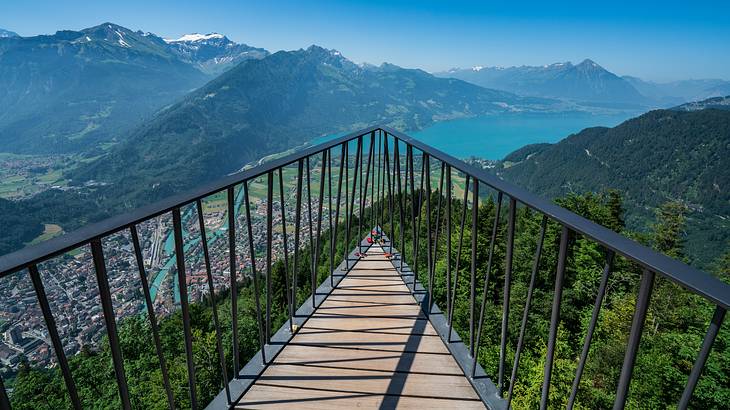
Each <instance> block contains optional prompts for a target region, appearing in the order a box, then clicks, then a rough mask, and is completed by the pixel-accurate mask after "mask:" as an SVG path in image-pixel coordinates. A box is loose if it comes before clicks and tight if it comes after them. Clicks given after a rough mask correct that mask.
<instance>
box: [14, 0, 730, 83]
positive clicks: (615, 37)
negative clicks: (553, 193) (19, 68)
mask: <svg viewBox="0 0 730 410" xmlns="http://www.w3.org/2000/svg"><path fill="white" fill-rule="evenodd" d="M555 3H557V2H554V1H530V0H523V1H498V2H497V1H488V0H484V1H474V2H470V1H456V0H450V1H431V0H421V1H400V0H388V1H385V0H369V1H349V2H345V1H318V0H309V1H273V0H271V1H260V2H248V1H232V0H230V1H229V0H219V1H203V0H198V1H185V0H179V1H155V0H146V1H138V0H125V1H119V2H106V1H97V2H89V1H83V2H82V1H73V0H71V1H66V0H64V1H59V0H36V1H33V0H24V1H20V0H1V1H0V27H1V28H5V29H9V30H13V31H16V32H18V33H19V34H20V35H24V36H28V35H35V34H48V33H53V32H55V31H56V30H58V29H81V28H85V27H89V26H93V25H96V24H99V23H102V22H106V21H111V22H114V23H117V24H120V25H123V26H125V27H128V28H130V29H134V30H137V29H140V30H144V31H151V32H154V33H157V34H159V35H161V36H163V37H178V36H180V35H182V34H184V33H189V32H203V33H207V32H213V31H215V32H220V33H223V34H226V35H228V36H229V37H230V38H231V39H233V40H235V41H238V42H245V43H248V44H251V45H255V46H259V47H264V48H267V49H269V50H272V51H276V50H281V49H284V50H291V49H298V48H302V47H307V46H309V45H310V44H318V45H321V46H324V47H327V48H335V49H338V50H340V51H341V52H342V53H343V54H344V55H345V56H346V57H348V58H350V59H352V60H354V61H356V62H369V63H374V64H379V63H381V62H383V61H387V62H391V63H394V64H398V65H401V66H405V67H418V68H423V69H425V70H428V71H438V70H445V69H448V68H451V67H470V66H474V65H499V66H509V65H523V64H525V65H543V64H549V63H553V62H558V61H573V62H579V61H581V60H583V59H584V58H591V59H593V60H595V61H596V62H598V63H599V64H601V65H603V66H604V67H606V68H607V69H609V70H611V71H613V72H615V73H617V74H619V75H624V74H630V75H636V76H639V77H642V78H645V79H650V80H656V81H669V80H675V79H685V78H723V79H730V2H728V1H704V0H696V1H691V2H688V1H682V2H680V1H674V0H668V1H662V2H658V1H651V2H641V1H638V0H635V1H631V2H625V1H609V2H601V1H596V2H593V1H585V0H584V1H580V2H574V1H568V2H560V4H555ZM598 3H600V4H598Z"/></svg>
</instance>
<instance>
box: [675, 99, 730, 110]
mask: <svg viewBox="0 0 730 410" xmlns="http://www.w3.org/2000/svg"><path fill="white" fill-rule="evenodd" d="M708 108H714V109H717V110H730V96H727V97H713V98H708V99H706V100H703V101H695V102H690V103H686V104H682V105H680V106H677V107H674V108H672V109H673V110H675V111H699V110H706V109H708Z"/></svg>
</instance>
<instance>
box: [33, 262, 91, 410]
mask: <svg viewBox="0 0 730 410" xmlns="http://www.w3.org/2000/svg"><path fill="white" fill-rule="evenodd" d="M28 272H29V273H30V279H31V280H32V281H33V288H35V294H36V297H37V298H38V304H39V305H40V308H41V312H42V313H43V320H44V321H45V322H46V328H47V329H48V336H49V337H50V338H51V344H52V345H53V351H54V352H55V353H56V360H58V367H60V368H61V374H62V375H63V381H64V382H65V383H66V390H68V395H69V397H70V398H71V404H72V405H73V406H74V408H75V409H77V410H79V409H81V401H79V395H78V393H77V392H76V383H74V379H73V377H71V369H70V368H69V367H68V360H66V352H64V351H63V344H61V338H60V337H59V336H58V328H57V327H56V320H55V319H54V318H53V313H51V306H50V305H49V304H48V297H47V296H46V290H45V288H44V287H43V282H42V281H41V276H40V274H39V273H38V267H37V266H36V265H30V266H29V267H28Z"/></svg>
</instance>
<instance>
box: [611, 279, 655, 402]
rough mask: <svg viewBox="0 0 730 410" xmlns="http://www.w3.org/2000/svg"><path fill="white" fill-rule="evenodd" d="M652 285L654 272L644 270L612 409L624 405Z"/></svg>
mask: <svg viewBox="0 0 730 410" xmlns="http://www.w3.org/2000/svg"><path fill="white" fill-rule="evenodd" d="M653 285H654V272H652V271H649V270H644V273H643V275H642V276H641V283H640V284H639V295H638V296H637V298H636V311H635V312H634V319H633V322H632V323H631V333H629V343H628V346H627V347H626V355H625V356H624V364H623V366H621V375H620V376H619V380H618V388H617V389H616V399H615V400H614V402H613V409H614V410H618V409H623V408H624V407H625V406H626V399H627V398H628V394H629V385H630V384H631V375H632V373H633V372H634V364H635V363H636V354H637V353H638V351H639V343H640V342H641V335H642V333H643V332H644V319H646V312H647V310H648V309H649V300H650V299H651V292H652V287H653Z"/></svg>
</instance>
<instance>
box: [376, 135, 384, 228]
mask: <svg viewBox="0 0 730 410" xmlns="http://www.w3.org/2000/svg"><path fill="white" fill-rule="evenodd" d="M382 149H383V147H382V132H378V202H377V204H378V213H377V215H376V223H375V225H377V226H378V229H381V230H382V229H383V228H382V224H381V221H382V216H383V215H382V206H383V203H382V197H381V196H380V173H381V172H380V169H381V168H382V165H383V164H382V162H380V160H381V151H382ZM381 233H382V231H381Z"/></svg>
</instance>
